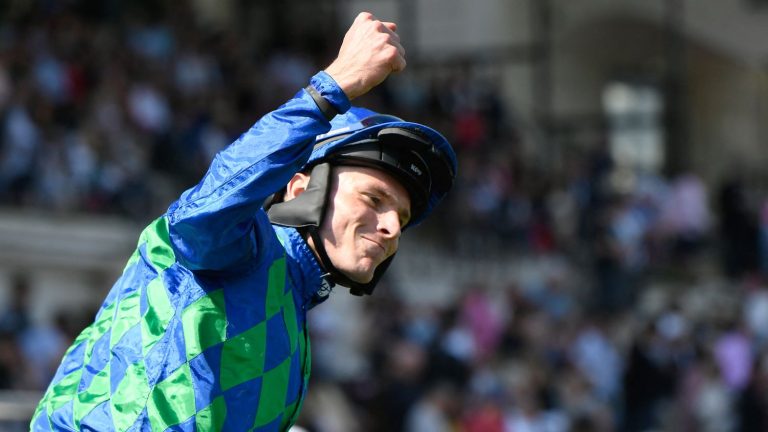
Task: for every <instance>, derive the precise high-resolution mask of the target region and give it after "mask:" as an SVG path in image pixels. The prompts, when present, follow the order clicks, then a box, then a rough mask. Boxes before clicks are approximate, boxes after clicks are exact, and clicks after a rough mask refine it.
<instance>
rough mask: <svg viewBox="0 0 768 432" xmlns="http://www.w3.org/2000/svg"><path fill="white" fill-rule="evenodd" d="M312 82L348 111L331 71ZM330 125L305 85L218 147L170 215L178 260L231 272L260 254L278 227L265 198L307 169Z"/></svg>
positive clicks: (193, 267) (336, 105)
mask: <svg viewBox="0 0 768 432" xmlns="http://www.w3.org/2000/svg"><path fill="white" fill-rule="evenodd" d="M310 85H311V86H312V87H313V88H314V89H315V90H317V91H318V92H319V93H320V94H321V96H322V97H323V98H325V99H326V100H327V101H329V102H330V103H331V104H332V105H333V106H334V108H336V110H337V111H338V112H339V113H343V112H345V111H347V110H348V109H349V105H350V102H349V99H348V98H347V97H346V95H345V94H344V92H343V91H342V90H341V88H340V87H339V86H338V85H337V84H336V83H335V81H333V79H332V78H331V77H330V76H329V75H328V74H326V73H325V72H320V73H318V74H316V75H315V76H314V77H312V80H311V82H310ZM329 129H330V123H329V121H328V120H327V119H326V117H325V115H324V114H323V111H322V110H321V109H320V108H319V107H318V105H317V104H316V102H315V101H314V100H313V98H312V96H311V95H310V94H309V93H308V92H307V91H306V90H301V91H299V92H298V93H297V94H296V95H295V96H294V97H293V99H291V100H289V101H288V102H287V103H285V104H284V105H282V106H281V107H279V108H278V109H276V110H274V111H272V112H270V113H269V114H267V115H265V116H264V117H262V118H261V119H260V120H259V121H258V122H256V123H255V124H254V125H253V126H252V127H251V128H250V129H249V130H248V131H247V132H245V133H244V134H243V135H241V136H240V138H238V139H237V140H236V141H235V142H233V143H232V144H230V145H229V146H227V147H226V148H225V149H223V150H222V151H221V152H219V153H218V154H217V155H216V157H215V158H214V160H213V162H212V163H211V166H210V167H209V169H208V172H207V173H206V174H205V176H204V177H203V179H202V180H201V181H200V183H199V184H197V185H196V186H194V187H193V188H191V189H189V190H187V191H186V192H184V193H183V194H182V195H181V197H180V198H179V199H178V200H177V201H175V202H174V203H173V204H171V206H170V207H169V209H168V212H167V214H166V216H167V218H168V225H169V235H170V240H171V243H172V245H173V248H174V251H175V253H176V258H177V259H178V260H179V262H180V263H181V264H182V265H184V266H185V267H186V268H188V269H190V270H226V269H232V268H240V267H242V266H245V265H247V264H248V263H249V262H252V261H253V260H254V259H256V258H257V255H258V250H259V241H260V238H261V237H263V235H264V234H265V233H266V232H267V231H266V230H270V231H271V227H270V224H269V220H268V219H267V217H266V213H265V212H264V211H263V210H262V209H261V206H262V204H263V202H264V200H265V199H266V198H267V197H269V196H270V195H272V194H273V193H275V192H277V191H279V190H281V189H282V188H283V187H284V186H285V185H286V184H287V183H288V181H289V180H290V179H291V177H292V176H293V175H294V174H295V173H296V172H298V171H299V170H300V169H301V167H302V166H303V165H304V164H305V163H306V162H307V160H308V159H309V156H310V154H311V152H312V144H313V142H314V138H315V136H317V135H319V134H323V133H326V132H328V130H329Z"/></svg>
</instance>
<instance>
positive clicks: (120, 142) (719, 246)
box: [0, 1, 768, 432]
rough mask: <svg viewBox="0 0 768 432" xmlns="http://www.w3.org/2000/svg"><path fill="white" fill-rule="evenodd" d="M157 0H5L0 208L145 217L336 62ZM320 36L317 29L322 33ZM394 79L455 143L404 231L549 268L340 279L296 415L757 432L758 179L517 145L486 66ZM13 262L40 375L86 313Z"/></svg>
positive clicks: (9, 376)
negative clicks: (430, 286)
mask: <svg viewBox="0 0 768 432" xmlns="http://www.w3.org/2000/svg"><path fill="white" fill-rule="evenodd" d="M145 3H146V4H145ZM150 3H154V2H136V4H137V5H138V6H135V7H129V6H122V7H123V8H124V10H122V9H120V8H121V6H117V5H116V3H114V2H86V1H82V2H78V1H71V2H28V3H25V2H9V3H7V4H4V5H0V18H2V19H0V204H1V205H4V206H13V207H24V208H36V209H44V210H45V211H49V212H52V213H56V212H89V213H115V214H119V215H122V216H125V217H129V218H133V219H136V220H140V221H141V222H146V221H147V220H149V219H150V218H153V217H155V216H156V215H157V214H159V213H161V212H162V211H163V207H164V206H165V205H167V204H168V203H169V202H170V201H171V200H172V199H173V197H174V196H175V195H176V194H178V193H179V192H180V191H181V190H182V189H183V188H185V187H188V186H190V185H191V184H194V183H195V182H196V181H197V179H198V178H199V177H200V175H201V174H202V172H203V170H204V169H205V168H206V167H207V164H208V162H209V161H210V160H211V158H212V157H213V155H214V154H215V153H216V151H218V150H219V149H220V148H222V147H223V146H224V145H226V144H227V143H229V142H230V141H232V140H233V139H234V138H235V137H236V136H237V135H238V134H239V133H241V132H242V131H243V130H245V129H246V128H247V127H248V126H249V125H250V124H251V123H252V122H253V121H254V120H255V119H256V118H258V116H259V115H261V114H263V113H264V112H266V111H267V110H269V109H270V108H271V107H274V106H276V105H277V104H278V103H279V102H280V101H281V100H284V99H286V98H288V97H289V96H290V95H291V93H292V92H293V91H295V89H297V88H301V87H303V85H304V82H305V81H306V79H307V77H309V76H311V75H312V73H313V72H314V71H315V70H316V69H318V68H319V67H322V62H326V61H329V60H330V55H331V54H329V53H326V52H322V51H321V50H317V49H312V50H310V49H308V47H307V46H306V45H302V43H303V42H302V41H301V40H295V41H294V40H284V41H282V42H283V43H281V44H279V45H275V44H266V43H264V44H262V45H260V44H258V43H256V42H254V41H249V40H247V39H245V38H240V37H238V32H240V31H242V30H243V29H240V28H237V27H235V28H230V29H217V30H216V31H205V30H204V29H202V28H198V27H196V26H194V25H192V23H194V22H195V20H194V17H193V15H192V12H191V11H190V10H189V9H188V7H186V6H187V5H186V3H185V2H175V3H174V2H160V3H159V4H161V5H163V6H161V7H160V6H154V7H153V6H151V5H150ZM83 5H87V7H85V6H83ZM98 5H101V6H98ZM78 6H81V7H78ZM315 36H316V37H317V40H315V41H314V43H313V45H312V47H315V48H316V47H317V46H323V45H324V44H322V43H321V42H318V40H320V41H322V40H323V39H325V40H328V38H333V37H335V36H336V35H332V34H327V33H322V34H320V33H319V34H317V35H315ZM325 45H327V46H335V44H333V43H328V44H325ZM390 81H391V83H389V84H388V85H386V86H384V87H382V88H381V89H380V90H378V91H377V92H376V93H374V94H372V95H370V96H367V97H366V99H365V101H364V102H365V104H366V105H368V106H371V107H373V108H374V109H378V110H381V111H385V112H391V113H395V114H398V115H401V116H402V117H404V118H407V119H410V120H414V121H419V122H422V123H425V124H429V125H433V126H434V127H435V128H436V129H438V130H441V131H442V132H444V133H445V134H446V135H447V136H448V137H449V139H450V140H451V141H452V142H453V143H454V145H455V147H456V149H457V152H458V155H459V165H460V178H459V180H458V184H457V186H456V188H455V193H453V194H452V195H451V197H450V198H449V202H448V203H447V205H445V206H444V208H443V209H442V210H441V211H440V212H439V214H438V215H437V218H436V219H437V220H436V221H434V223H433V224H432V225H431V226H430V227H425V228H424V230H422V231H421V232H420V234H419V235H423V236H424V237H426V238H427V239H428V241H431V242H439V243H442V244H443V245H444V246H445V247H447V248H450V249H452V250H455V251H456V253H457V254H475V255H477V254H482V253H493V251H494V250H499V248H504V249H505V250H507V249H514V250H517V251H519V252H520V254H524V255H526V256H529V257H534V258H535V259H545V260H551V261H553V262H556V263H557V268H558V269H559V270H558V271H556V272H551V271H547V272H540V274H535V275H534V277H532V278H526V279H524V280H520V281H517V282H515V283H511V284H509V286H507V287H505V288H503V289H491V288H490V287H489V286H487V285H488V284H487V282H488V281H483V280H478V281H477V283H476V284H474V285H473V286H468V287H466V289H465V290H464V293H463V295H462V296H461V298H459V299H457V301H456V302H453V303H451V304H449V305H442V304H441V305H425V304H410V303H408V302H407V301H406V299H403V298H399V297H398V296H397V295H395V294H394V293H395V292H396V291H397V290H395V289H393V287H392V286H389V287H388V286H386V284H387V283H390V284H392V283H393V282H391V281H389V282H388V281H384V282H383V284H384V285H385V286H382V287H380V288H379V289H377V293H376V295H375V296H373V297H372V298H369V299H364V300H360V299H357V298H351V297H350V299H351V301H356V302H361V301H362V302H363V303H362V304H363V310H362V311H360V312H359V313H358V315H356V316H354V317H350V316H348V315H340V314H338V313H337V312H335V311H334V310H333V308H332V307H331V306H329V307H327V308H326V305H323V306H321V307H319V308H317V309H316V310H314V311H313V312H312V314H310V318H311V320H312V321H313V326H312V328H313V330H312V332H313V351H314V353H315V358H316V360H315V361H314V362H313V375H314V377H313V383H312V384H311V391H310V392H309V398H308V399H307V401H306V406H305V409H304V412H303V414H302V418H301V419H300V422H299V423H300V424H302V425H304V426H305V427H306V428H307V429H309V430H311V431H317V432H343V431H356V430H370V431H378V430H381V431H400V430H402V431H409V432H416V431H418V432H429V431H450V430H459V431H466V432H475V431H477V432H480V431H482V432H494V431H503V432H527V431H531V432H539V431H541V432H559V431H612V430H622V431H629V432H632V431H645V430H654V429H655V430H660V429H661V430H675V431H718V432H727V431H764V430H767V429H768V196H765V195H763V196H761V195H760V193H759V191H755V190H753V189H750V187H749V186H750V185H749V184H748V183H745V181H744V179H740V178H737V177H735V176H734V177H733V178H729V179H727V180H726V181H724V182H723V184H722V185H721V187H719V188H717V189H715V190H712V188H711V187H707V186H706V185H705V184H704V183H703V182H702V180H701V179H700V178H699V177H698V176H697V175H696V174H695V173H680V174H678V175H675V176H670V177H664V176H662V175H659V174H656V173H648V172H638V171H635V170H632V169H630V168H628V167H624V166H619V165H617V164H616V163H615V162H614V161H613V160H612V158H611V155H610V151H609V149H608V148H607V146H606V145H605V144H604V143H595V145H594V146H593V147H592V148H590V149H587V150H585V151H581V152H578V151H574V154H572V155H568V157H565V158H563V162H562V163H557V164H554V163H553V164H551V165H550V166H545V167H543V168H542V167H541V166H539V165H531V164H528V163H527V158H526V157H525V155H524V148H523V144H524V142H525V140H526V138H525V137H524V134H523V132H522V130H521V129H522V127H521V126H520V124H518V123H516V122H515V121H514V119H515V116H514V115H513V112H512V111H511V109H512V107H511V106H510V104H509V102H508V101H506V100H504V99H502V98H501V97H500V94H499V91H498V88H496V87H495V84H494V82H493V80H487V79H481V78H478V77H477V76H474V75H473V74H472V73H471V68H443V69H439V70H437V71H436V72H435V71H429V70H419V69H415V70H414V72H413V73H411V74H410V75H409V76H403V77H402V78H398V79H393V80H390ZM445 233H451V235H446V234H445ZM478 238H480V239H483V241H480V242H478V241H470V240H469V239H478ZM486 240H487V241H486ZM27 282H28V281H26V280H25V279H24V278H23V277H22V276H21V275H19V277H18V278H16V279H15V280H14V283H13V286H14V289H13V293H12V299H13V301H11V302H10V303H9V305H10V306H9V308H8V310H6V311H4V312H0V336H1V337H0V344H2V345H1V346H0V388H4V389H41V388H42V386H44V385H46V383H47V382H49V380H50V374H51V373H52V371H53V368H55V366H56V362H58V360H59V359H60V358H61V353H62V352H63V350H64V349H65V348H66V346H67V345H68V344H69V342H70V341H71V340H72V339H73V338H74V335H76V334H77V332H78V331H79V329H80V328H82V327H81V326H83V325H85V322H86V320H88V317H82V316H76V317H73V316H72V315H71V314H67V311H64V312H63V313H62V315H61V317H58V318H57V319H56V320H55V325H53V326H44V325H42V324H40V323H34V322H32V320H31V319H30V318H29V315H28V310H27V305H26V296H27V292H28V287H27V286H26V284H27ZM338 295H341V293H337V296H338ZM342 301H345V300H342ZM349 310H350V311H353V310H354V308H350V309H349ZM350 313H352V312H350ZM342 318H343V319H342ZM350 324H351V325H350Z"/></svg>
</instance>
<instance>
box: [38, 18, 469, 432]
mask: <svg viewBox="0 0 768 432" xmlns="http://www.w3.org/2000/svg"><path fill="white" fill-rule="evenodd" d="M395 31H396V26H395V24H393V23H386V22H384V23H383V22H380V21H378V20H376V19H375V18H374V17H373V16H372V15H371V14H368V13H363V14H360V15H359V16H358V17H357V18H356V20H355V21H354V23H353V24H352V26H351V27H350V29H349V30H348V32H347V34H346V36H345V38H344V41H343V43H342V46H341V48H340V50H339V55H338V57H337V59H336V60H335V61H334V62H333V63H332V64H331V65H330V66H329V67H328V68H327V69H326V70H325V72H320V73H318V74H317V75H315V76H314V77H313V78H312V80H311V81H310V85H309V86H308V87H307V88H306V89H304V90H302V91H300V92H299V93H298V94H297V95H296V96H295V97H294V98H293V99H291V100H290V101H288V102H287V103H286V104H285V105H283V106H281V107H280V108H278V109H277V110H275V111H273V112H271V113H269V114H267V115H266V116H264V117H263V118H262V119H261V120H259V121H258V122H257V123H256V124H255V125H254V126H253V127H252V128H251V129H250V130H249V131H248V132H246V133H245V134H243V136H241V137H240V138H239V139H238V140H237V141H235V142H234V143H232V144H231V145H230V146H229V147H227V148H226V149H224V150H223V151H222V152H220V153H219V154H218V155H217V156H216V158H215V159H214V161H213V162H212V164H211V167H210V169H209V171H208V173H207V174H206V175H205V177H204V178H203V179H202V181H201V182H200V183H199V184H198V185H197V186H195V187H194V188H192V189H190V190H188V191H186V192H184V193H183V194H182V195H181V197H180V198H179V200H178V201H176V202H175V203H173V204H172V205H171V206H170V207H169V209H168V211H167V213H166V214H165V215H163V216H162V217H160V218H159V219H157V220H156V221H155V222H153V223H152V224H150V226H149V227H147V228H146V229H145V230H144V232H143V233H142V235H141V238H140V240H139V245H138V248H137V250H136V252H135V253H134V254H133V256H132V257H131V258H130V260H129V261H128V264H127V266H126V268H125V270H124V273H123V275H122V276H121V278H120V279H119V280H118V281H117V283H116V284H115V286H114V287H113V288H112V290H111V291H110V293H109V295H108V296H107V298H106V300H105V301H104V303H103V304H102V306H101V309H100V310H99V313H98V314H97V316H96V319H95V322H94V323H93V324H92V325H91V326H90V327H88V328H87V329H86V330H84V331H83V333H82V334H81V335H80V336H79V337H78V338H77V339H76V340H75V342H74V343H73V345H72V346H71V347H70V349H69V350H68V351H67V353H66V354H65V357H64V360H63V361H62V364H61V366H60V367H59V370H58V372H57V374H56V376H55V377H54V379H53V381H52V383H51V385H50V387H49V388H48V391H47V392H46V394H45V396H44V397H43V400H42V401H41V402H40V404H39V406H38V408H37V410H36V412H35V415H34V418H33V420H32V429H33V430H98V431H105V430H120V431H122V430H153V431H162V430H168V429H171V430H231V431H245V430H256V431H278V430H280V431H282V430H287V429H288V428H290V427H291V425H292V424H293V423H294V421H295V419H296V416H297V415H298V412H299V409H300V406H301V402H302V399H303V397H304V395H305V392H306V386H307V381H308V377H309V369H310V356H309V340H308V334H307V330H306V313H307V310H308V309H310V308H311V307H313V306H314V305H316V304H317V303H319V302H321V301H322V300H324V299H325V298H326V297H327V296H328V294H329V292H330V289H331V287H332V286H333V285H334V284H336V283H338V284H340V285H344V286H347V287H349V288H350V290H351V292H352V293H353V294H357V295H360V294H370V293H371V292H372V290H373V288H374V286H375V284H376V282H377V281H378V279H379V278H380V277H381V274H382V273H383V272H384V270H385V269H386V267H387V266H388V265H389V263H390V262H391V260H392V258H393V257H394V254H395V252H396V250H397V247H398V239H399V237H400V234H401V231H402V230H403V229H404V228H405V227H406V226H412V225H414V224H416V223H419V222H420V221H422V220H423V219H424V218H425V217H426V216H427V215H428V214H429V213H430V212H431V211H432V209H433V208H434V206H435V205H437V203H438V202H439V201H440V200H441V199H442V198H443V196H444V195H445V194H446V193H447V192H448V189H449V188H450V186H451V183H452V180H453V177H454V174H455V169H456V159H455V155H454V153H453V151H452V150H451V148H450V145H449V144H448V142H447V141H446V140H445V138H443V137H442V136H441V135H440V134H438V133H437V132H435V131H433V130H431V129H429V128H427V127H425V126H422V125H418V124H414V123H408V122H404V121H401V120H399V119H397V118H395V117H391V116H381V115H376V114H375V113H373V112H371V111H368V110H365V109H361V108H350V100H351V99H354V98H356V97H358V96H360V95H362V94H364V93H366V92H367V91H369V90H370V89H371V88H373V87H375V86H376V85H378V84H379V83H381V82H382V81H383V80H384V79H385V78H386V77H387V76H388V75H389V74H390V73H391V72H396V71H400V70H402V69H403V68H404V67H405V58H404V51H403V48H402V46H401V45H400V43H399V38H398V36H397V34H396V33H395ZM329 120H331V121H329Z"/></svg>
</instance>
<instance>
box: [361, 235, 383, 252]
mask: <svg viewBox="0 0 768 432" xmlns="http://www.w3.org/2000/svg"><path fill="white" fill-rule="evenodd" d="M363 238H364V239H366V240H368V241H369V242H371V243H373V244H375V245H376V246H378V247H380V248H381V250H382V252H384V253H385V254H386V253H387V248H385V247H384V245H383V244H381V243H379V242H377V241H376V240H373V239H371V238H368V237H365V236H363Z"/></svg>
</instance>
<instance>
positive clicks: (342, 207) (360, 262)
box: [309, 167, 411, 283]
mask: <svg viewBox="0 0 768 432" xmlns="http://www.w3.org/2000/svg"><path fill="white" fill-rule="evenodd" d="M333 177H334V182H333V185H332V189H331V194H330V196H331V202H330V203H329V208H328V213H327V214H326V217H325V220H324V222H323V225H322V226H321V227H320V238H321V239H322V240H323V243H324V245H325V250H326V252H327V253H328V257H329V258H330V259H331V262H332V263H333V265H334V266H335V267H336V268H337V269H338V270H339V271H341V272H342V273H344V274H345V275H346V276H347V277H348V278H350V279H351V280H353V281H355V282H358V283H368V282H370V281H371V279H373V272H374V270H376V267H378V265H379V264H381V263H382V262H383V261H384V260H386V259H387V258H389V257H390V256H392V254H394V253H395V252H396V251H397V247H398V242H399V239H400V230H401V229H402V227H403V226H405V225H406V224H407V223H408V221H409V220H410V208H411V200H410V198H409V196H408V192H407V191H406V190H405V188H403V186H401V185H400V183H398V182H397V181H396V180H395V179H394V178H393V177H391V176H390V175H388V174H386V173H384V172H382V171H379V170H376V169H371V168H362V167H338V168H335V169H334V176H333ZM309 244H310V247H312V249H313V250H314V249H315V248H314V244H313V242H312V239H311V238H310V239H309Z"/></svg>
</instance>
